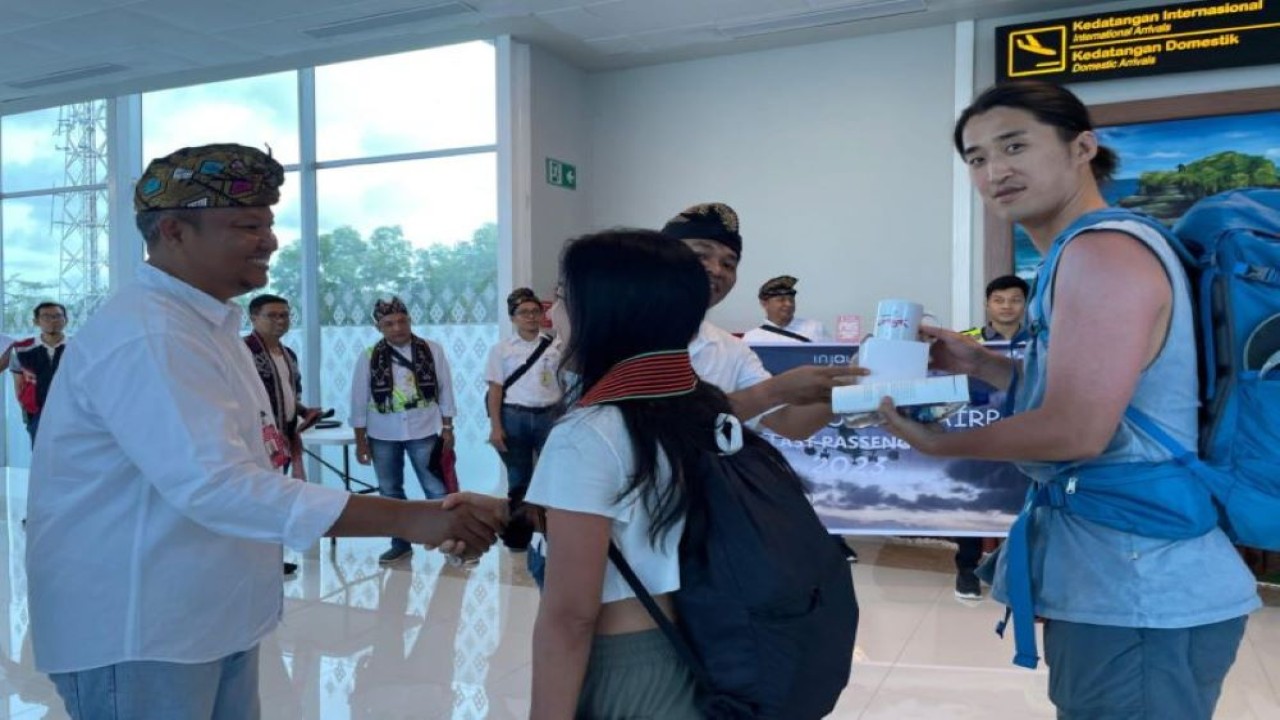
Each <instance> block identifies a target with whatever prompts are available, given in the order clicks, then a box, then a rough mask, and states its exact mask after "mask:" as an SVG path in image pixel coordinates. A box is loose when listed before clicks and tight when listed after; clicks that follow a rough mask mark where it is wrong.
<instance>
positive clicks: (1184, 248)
mask: <svg viewBox="0 0 1280 720" xmlns="http://www.w3.org/2000/svg"><path fill="white" fill-rule="evenodd" d="M1106 220H1133V221H1139V222H1142V223H1144V224H1146V225H1148V226H1149V227H1151V228H1153V229H1154V230H1156V231H1158V232H1159V233H1160V234H1161V235H1163V236H1164V237H1165V239H1166V240H1167V241H1168V242H1169V245H1170V246H1171V247H1172V248H1173V249H1174V251H1175V252H1176V253H1177V254H1178V256H1179V258H1180V259H1181V260H1182V264H1183V267H1184V268H1185V270H1186V271H1187V276H1188V278H1189V280H1190V281H1191V289H1192V293H1193V297H1192V306H1193V308H1194V313H1193V314H1194V315H1195V321H1196V336H1197V339H1198V341H1197V346H1198V347H1197V351H1198V355H1199V365H1200V375H1201V377H1200V390H1201V398H1200V399H1201V414H1200V423H1199V425H1200V427H1199V430H1200V447H1199V448H1185V447H1182V446H1181V445H1180V444H1179V443H1178V442H1177V441H1176V440H1174V439H1173V438H1172V437H1170V436H1169V435H1168V433H1166V432H1165V431H1164V430H1162V429H1161V428H1160V427H1159V425H1157V424H1156V423H1155V422H1154V421H1152V419H1151V418H1149V417H1147V416H1146V415H1145V414H1143V413H1142V412H1140V411H1138V410H1137V409H1136V408H1134V407H1132V406H1131V407H1129V408H1128V409H1127V410H1126V411H1125V417H1126V418H1128V419H1129V420H1130V421H1131V422H1132V423H1133V424H1134V425H1135V426H1136V427H1137V428H1138V429H1139V430H1141V431H1142V432H1144V433H1146V434H1147V435H1148V436H1150V437H1151V438H1152V439H1153V440H1155V441H1157V442H1158V443H1160V444H1161V445H1162V446H1164V448H1165V449H1166V450H1168V451H1169V453H1170V454H1171V455H1172V457H1173V461H1172V462H1166V463H1124V464H1112V465H1095V466H1083V467H1077V466H1075V465H1073V464H1070V463H1064V464H1063V465H1062V468H1061V471H1060V472H1059V473H1058V474H1057V475H1055V477H1054V478H1052V479H1051V480H1050V481H1048V482H1045V483H1037V484H1033V485H1032V487H1031V488H1030V490H1029V491H1028V496H1027V502H1026V504H1025V506H1024V507H1023V510H1022V513H1021V514H1020V515H1019V516H1018V519H1017V520H1016V521H1015V522H1014V524H1013V527H1012V528H1010V530H1009V538H1008V542H1007V543H1006V545H1005V548H1004V552H1008V553H1009V558H1008V562H1007V568H1008V570H1007V572H1008V575H1007V581H1008V583H1007V584H1008V594H1009V610H1008V611H1007V612H1006V613H1005V618H1004V620H1003V621H1001V622H1000V623H999V624H998V625H997V626H996V632H997V633H998V634H1000V635H1001V636H1002V637H1003V635H1004V630H1005V627H1006V626H1007V624H1008V621H1009V617H1010V615H1012V617H1013V622H1014V641H1015V646H1016V654H1015V656H1014V660H1013V662H1014V664H1016V665H1021V666H1023V667H1028V668H1034V667H1035V666H1036V663H1037V661H1038V660H1039V658H1038V656H1037V653H1036V646H1035V631H1034V601H1033V598H1032V589H1031V577H1030V554H1029V550H1030V548H1029V547H1028V530H1029V527H1028V524H1029V523H1030V521H1031V516H1032V513H1033V511H1034V509H1035V508H1036V507H1039V506H1050V507H1056V508H1060V509H1064V510H1066V511H1068V512H1071V513H1073V514H1076V515H1079V516H1080V517H1083V518H1085V519H1087V520H1090V521H1092V522H1096V523H1098V524H1100V525H1104V526H1106V527H1110V528H1114V529H1117V530H1122V531H1125V532H1131V533H1134V534H1137V535H1142V536H1146V537H1153V538H1162V539H1168V540H1184V539H1190V538H1195V537H1199V536H1201V535H1203V534H1204V533H1206V532H1209V531H1210V530H1212V529H1213V528H1214V527H1222V528H1223V529H1224V530H1225V531H1226V532H1227V534H1228V535H1229V536H1230V537H1231V538H1232V540H1233V541H1235V542H1237V543H1240V544H1242V545H1248V546H1251V547H1256V548H1262V549H1267V550H1280V190H1263V189H1249V190H1235V191H1230V192H1225V193H1222V194H1219V195H1215V196H1212V197H1208V198H1205V199H1204V200H1201V201H1200V202H1198V203H1197V204H1196V205H1195V206H1194V207H1192V208H1191V210H1189V211H1188V212H1187V214H1186V215H1184V216H1183V218H1182V220H1181V221H1180V222H1178V224H1177V225H1176V226H1175V228H1174V230H1173V232H1172V233H1171V232H1170V231H1169V229H1168V228H1166V227H1165V226H1164V225H1161V224H1160V223H1159V222H1158V221H1156V220H1154V219H1152V218H1150V217H1147V216H1145V215H1140V214H1137V213H1133V212H1131V211H1128V210H1121V209H1117V208H1107V209H1103V210H1098V211H1095V212H1091V213H1087V214H1086V215H1084V216H1082V217H1081V218H1079V219H1077V220H1076V222H1075V223H1073V224H1072V225H1071V227H1068V228H1067V229H1066V230H1064V231H1063V232H1062V233H1061V234H1060V235H1059V236H1058V238H1057V239H1055V241H1054V244H1053V246H1052V247H1051V248H1050V250H1049V253H1048V254H1047V256H1046V257H1045V260H1044V264H1043V265H1042V266H1041V269H1040V272H1039V273H1038V275H1037V277H1036V287H1035V290H1034V291H1033V293H1032V298H1031V300H1030V302H1031V303H1032V304H1033V305H1035V306H1036V307H1040V306H1042V305H1043V302H1044V295H1045V293H1046V292H1048V288H1049V287H1050V283H1052V282H1053V277H1054V271H1055V269H1056V267H1057V262H1058V259H1059V257H1060V256H1061V253H1062V250H1063V248H1064V247H1065V246H1066V245H1067V243H1068V242H1069V241H1070V240H1071V239H1072V238H1073V237H1075V236H1076V235H1077V234H1078V233H1079V232H1081V231H1082V230H1084V229H1087V228H1088V227H1091V226H1093V225H1096V224H1097V223H1098V222H1102V221H1106ZM1037 314H1039V313H1037ZM1038 331H1039V332H1043V333H1046V334H1047V333H1048V328H1039V329H1038ZM1269 360H1270V361H1271V362H1270V364H1268V361H1269Z"/></svg>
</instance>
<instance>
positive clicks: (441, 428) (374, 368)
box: [351, 297, 455, 565]
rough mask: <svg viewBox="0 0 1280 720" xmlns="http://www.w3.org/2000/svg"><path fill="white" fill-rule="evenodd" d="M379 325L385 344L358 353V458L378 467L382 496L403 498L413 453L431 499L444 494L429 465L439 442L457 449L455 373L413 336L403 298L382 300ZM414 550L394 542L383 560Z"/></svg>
mask: <svg viewBox="0 0 1280 720" xmlns="http://www.w3.org/2000/svg"><path fill="white" fill-rule="evenodd" d="M373 320H374V322H375V323H376V324H377V326H378V331H379V332H381V333H382V340H380V341H378V343H377V344H376V345H374V346H373V347H371V348H369V349H368V350H366V351H365V352H363V353H361V354H360V358H359V359H358V360H356V369H355V374H354V375H353V376H352V378H351V427H352V428H353V429H354V430H355V435H356V460H357V461H358V462H360V463H361V464H363V465H368V464H369V463H370V462H372V463H373V471H374V474H375V475H377V476H378V492H379V493H381V494H382V496H383V497H389V498H396V499H399V500H403V499H405V494H404V458H405V456H406V455H408V456H409V464H411V465H412V466H413V473H414V475H416V476H417V477H418V484H419V485H421V486H422V492H423V493H424V494H425V495H426V496H427V498H428V499H432V498H441V497H444V495H445V487H444V481H443V480H442V479H441V478H438V477H436V476H435V475H434V474H433V473H432V472H431V470H430V468H429V467H428V466H429V465H430V460H431V452H432V450H434V449H435V445H436V443H443V444H444V449H445V450H449V449H452V448H453V416H454V412H455V411H454V402H453V376H452V374H451V373H450V372H449V361H448V358H446V357H445V354H444V348H442V347H440V345H439V344H438V343H435V342H432V341H430V340H424V339H422V338H420V337H418V336H416V335H414V334H413V322H412V319H411V318H410V317H409V309H408V308H407V307H405V304H404V302H403V301H401V300H400V298H398V297H393V298H391V299H390V300H388V301H385V302H384V301H382V300H379V301H378V302H377V303H376V304H375V305H374V308H373ZM412 553H413V546H412V545H411V544H410V543H409V541H408V540H406V539H404V538H399V537H392V538H391V547H390V548H389V549H388V550H387V551H386V552H384V553H382V555H381V556H380V557H379V558H378V562H379V563H381V564H383V565H390V564H391V563H394V562H397V561H399V560H402V559H404V558H407V557H408V556H409V555H410V554H412Z"/></svg>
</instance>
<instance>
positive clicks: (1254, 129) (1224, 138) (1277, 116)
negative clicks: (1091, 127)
mask: <svg viewBox="0 0 1280 720" xmlns="http://www.w3.org/2000/svg"><path fill="white" fill-rule="evenodd" d="M1099 135H1100V136H1101V139H1102V142H1103V144H1105V145H1108V146H1110V147H1112V148H1113V149H1114V150H1116V151H1117V152H1119V153H1120V172H1119V173H1117V175H1116V176H1117V177H1120V178H1136V177H1138V176H1139V175H1141V174H1142V173H1144V172H1150V171H1153V170H1175V169H1177V167H1178V164H1179V163H1190V162H1194V161H1196V160H1199V159H1201V158H1203V157H1206V156H1209V155H1213V154H1215V153H1219V152H1222V151H1224V150H1235V151H1237V152H1242V153H1247V154H1250V155H1260V156H1264V157H1267V158H1269V159H1270V160H1271V161H1272V162H1274V163H1277V164H1280V112H1263V113H1250V114H1247V115H1226V116H1222V117H1206V118H1192V119H1189V120H1170V121H1165V122H1155V123H1139V124H1136V125H1119V126H1115V127H1109V128H1102V129H1101V130H1099Z"/></svg>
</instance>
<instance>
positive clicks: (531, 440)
mask: <svg viewBox="0 0 1280 720" xmlns="http://www.w3.org/2000/svg"><path fill="white" fill-rule="evenodd" d="M551 424H552V423H551V412H550V411H548V410H542V409H541V408H539V409H538V411H535V410H530V409H529V408H522V407H519V406H514V405H503V406H502V432H503V433H504V434H505V435H506V443H507V451H506V452H504V453H498V455H499V456H501V457H502V464H503V465H506V466H507V497H508V498H510V499H512V500H523V499H524V494H525V491H526V490H528V489H529V481H530V480H532V479H533V462H534V460H535V459H536V457H537V454H538V453H540V452H542V446H543V445H544V444H546V442H547V434H548V433H550V432H551Z"/></svg>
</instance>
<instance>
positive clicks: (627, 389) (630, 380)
mask: <svg viewBox="0 0 1280 720" xmlns="http://www.w3.org/2000/svg"><path fill="white" fill-rule="evenodd" d="M697 386H698V376H697V374H695V373H694V372H693V365H692V363H690V362H689V351H688V350H685V349H681V350H661V351H658V352H651V353H645V354H643V355H637V356H635V357H633V358H627V359H626V360H623V361H622V362H620V363H618V364H617V365H614V366H613V367H612V368H610V369H609V372H607V373H605V374H604V377H602V378H600V381H599V382H597V383H596V384H595V386H593V387H592V388H591V391H590V392H588V393H587V394H586V396H585V397H583V398H582V400H580V401H579V402H578V406H579V407H586V406H588V405H598V404H600V403H606V402H617V401H619V400H651V399H654V398H665V397H676V396H678V395H687V394H689V393H691V392H693V390H694V388H696V387H697Z"/></svg>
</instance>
